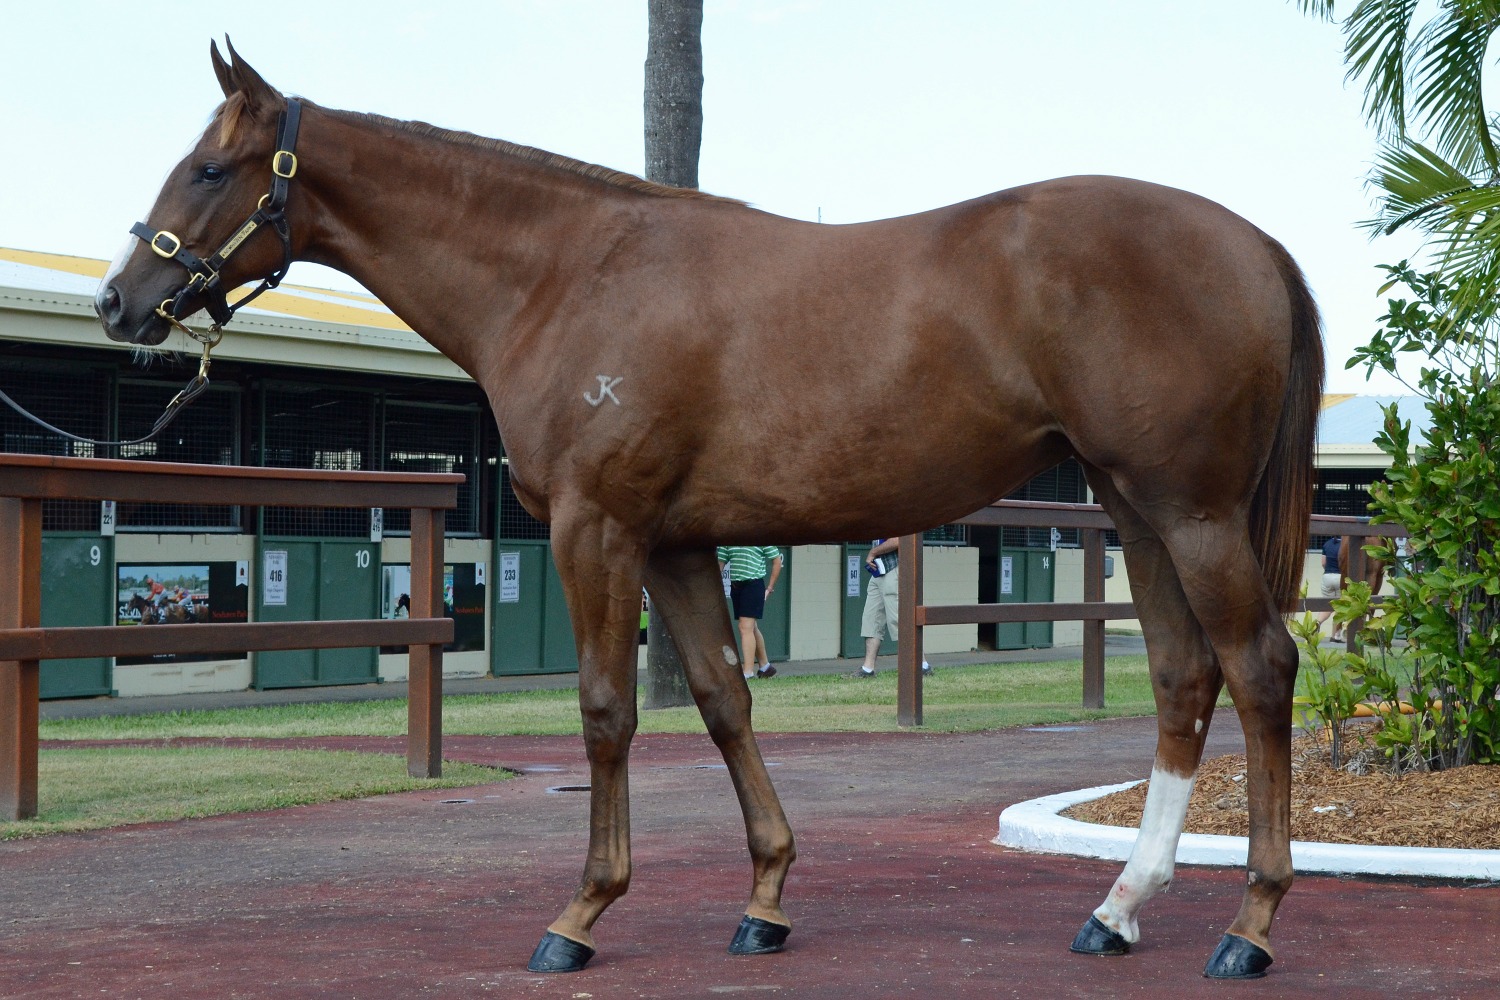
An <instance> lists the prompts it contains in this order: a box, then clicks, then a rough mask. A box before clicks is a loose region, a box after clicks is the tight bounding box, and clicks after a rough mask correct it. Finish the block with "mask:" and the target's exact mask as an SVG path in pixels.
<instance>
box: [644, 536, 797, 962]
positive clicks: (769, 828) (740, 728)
mask: <svg viewBox="0 0 1500 1000" xmlns="http://www.w3.org/2000/svg"><path fill="white" fill-rule="evenodd" d="M646 589H647V590H648V591H650V593H651V600H652V602H653V603H654V604H655V606H656V608H657V609H658V610H659V611H660V612H661V613H662V617H663V618H664V619H665V621H666V623H667V628H668V630H669V631H670V632H671V634H672V638H673V639H674V640H676V642H677V649H678V652H679V653H681V655H682V664H683V669H684V670H685V671H686V673H687V681H688V687H689V688H690V689H691V690H692V692H693V700H694V701H695V702H697V704H698V711H699V712H700V713H701V714H702V716H703V722H704V724H705V725H706V726H707V727H708V734H709V736H710V737H712V738H713V741H714V743H715V745H717V746H718V748H719V752H720V753H722V754H723V755H724V763H725V764H726V765H728V767H729V777H730V779H731V780H732V781H733V782H734V790H735V793H736V794H737V795H738V796H739V800H740V811H741V812H742V813H743V814H744V817H745V835H746V838H747V840H748V841H749V846H750V858H751V861H752V862H753V864H754V882H753V884H752V886H751V890H750V905H749V906H747V907H746V908H745V917H744V919H743V920H741V921H740V926H739V929H738V931H737V932H736V933H735V936H734V940H733V941H732V942H731V943H730V945H729V951H730V952H731V953H732V954H736V955H749V954H760V953H763V952H772V951H780V950H781V947H782V944H783V942H785V941H786V938H787V935H788V934H789V933H791V929H792V928H791V924H792V922H791V920H789V919H788V918H787V915H786V913H785V912H783V911H782V909H781V889H782V885H783V884H784V883H785V882H786V874H787V870H788V869H790V868H791V865H792V861H793V860H794V859H795V858H796V854H797V852H796V847H795V845H794V843H793V840H792V830H791V827H790V826H789V825H788V824H787V821H786V815H785V814H784V813H783V812H782V810H781V802H780V800H779V799H778V798H777V797H776V789H775V788H774V787H772V785H771V778H770V775H768V774H767V773H766V765H765V763H764V761H762V760H761V756H760V749H759V747H757V746H756V743H755V734H754V732H753V731H752V730H751V728H750V690H749V688H748V687H747V686H746V684H745V680H744V677H743V676H742V675H741V673H740V668H739V666H738V659H737V657H736V655H735V651H734V635H733V632H732V631H731V628H730V623H729V615H728V613H727V612H726V610H725V607H724V587H723V583H722V580H721V577H720V576H719V569H718V564H717V562H716V561H715V560H714V555H713V552H712V551H711V550H704V551H702V552H696V551H695V552H672V553H653V554H652V556H651V558H650V560H649V561H648V562H647V565H646ZM746 655H747V656H748V655H750V651H749V650H747V651H746Z"/></svg>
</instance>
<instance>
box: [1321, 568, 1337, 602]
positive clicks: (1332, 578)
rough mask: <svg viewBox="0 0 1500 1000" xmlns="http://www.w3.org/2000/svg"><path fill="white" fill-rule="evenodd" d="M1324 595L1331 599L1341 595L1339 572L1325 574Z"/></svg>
mask: <svg viewBox="0 0 1500 1000" xmlns="http://www.w3.org/2000/svg"><path fill="white" fill-rule="evenodd" d="M1323 596H1324V597H1327V598H1329V599H1330V600H1332V599H1333V598H1335V597H1337V596H1339V575H1338V574H1337V573H1324V574H1323Z"/></svg>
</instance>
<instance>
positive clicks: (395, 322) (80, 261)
mask: <svg viewBox="0 0 1500 1000" xmlns="http://www.w3.org/2000/svg"><path fill="white" fill-rule="evenodd" d="M0 260H8V261H11V262H12V263H15V264H27V265H30V266H31V267H42V268H46V269H48V270H51V271H61V272H63V273H64V274H78V275H82V276H84V277H87V278H103V277H104V274H105V272H106V271H108V270H109V263H108V262H107V261H102V260H94V259H93V258H91V257H70V256H67V255H65V254H57V253H41V252H39V251H35V250H13V249H10V248H8V247H0ZM280 289H282V290H277V291H269V292H266V293H265V294H264V295H262V296H260V298H258V299H256V300H255V303H254V306H253V308H257V309H265V310H266V311H268V312H275V313H281V314H282V315H285V316H296V317H298V318H299V319H307V320H312V321H314V322H318V323H342V324H345V325H348V326H371V327H376V328H379V329H383V330H404V331H406V332H408V333H409V332H411V327H409V326H407V325H406V324H405V323H403V322H401V320H400V319H398V318H397V317H396V315H395V314H394V313H392V312H391V311H390V310H389V309H387V308H386V307H385V305H384V303H382V302H381V301H380V300H379V299H377V298H376V297H375V296H373V295H368V294H363V293H360V292H341V291H336V290H334V289H329V288H312V287H310V286H308V285H290V284H285V285H281V286H280ZM296 292H307V293H308V294H309V295H316V296H324V297H328V298H339V299H344V300H346V301H348V302H349V303H350V304H349V305H341V304H340V303H337V302H324V301H321V300H320V299H317V298H304V297H303V296H301V295H297V294H295V293H296Z"/></svg>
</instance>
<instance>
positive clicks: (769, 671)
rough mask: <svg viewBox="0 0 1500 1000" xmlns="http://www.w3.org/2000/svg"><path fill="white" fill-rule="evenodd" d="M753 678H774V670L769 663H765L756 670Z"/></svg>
mask: <svg viewBox="0 0 1500 1000" xmlns="http://www.w3.org/2000/svg"><path fill="white" fill-rule="evenodd" d="M755 676H757V677H775V676H776V668H775V667H773V666H771V665H770V664H769V663H767V664H766V665H765V666H763V667H761V668H760V669H759V670H757V671H756V672H755Z"/></svg>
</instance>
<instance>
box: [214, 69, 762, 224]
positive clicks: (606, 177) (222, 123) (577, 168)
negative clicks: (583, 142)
mask: <svg viewBox="0 0 1500 1000" xmlns="http://www.w3.org/2000/svg"><path fill="white" fill-rule="evenodd" d="M299 100H301V101H302V103H304V104H313V102H312V101H309V100H307V99H306V98H299ZM246 104H247V102H246V100H245V95H244V92H243V91H236V92H235V93H234V94H233V95H231V96H230V97H229V98H228V99H227V100H225V101H224V103H222V104H220V105H219V107H218V109H217V110H216V111H215V117H216V118H217V119H218V121H219V145H221V146H228V145H229V143H230V142H231V141H232V140H233V139H234V135H235V132H236V131H238V129H239V126H240V120H241V118H243V117H244V114H245V111H246ZM314 107H317V108H319V109H320V110H322V111H325V112H327V113H328V114H331V115H333V116H334V117H336V118H344V119H348V120H351V121H356V122H368V123H371V124H374V125H382V126H385V127H386V128H394V129H397V130H399V131H402V132H407V133H410V134H411V135H418V136H423V137H425V138H429V139H437V140H438V141H439V142H452V143H457V144H458V145H461V146H469V147H471V148H474V149H484V150H489V151H491V152H496V153H502V154H504V155H506V156H514V157H516V158H517V159H520V160H525V161H526V162H527V163H536V164H539V165H541V166H544V167H552V168H554V169H557V170H564V171H567V172H568V173H572V174H578V175H579V176H580V177H587V178H589V179H590V180H596V181H602V182H603V183H605V184H609V185H611V186H612V187H619V188H625V189H626V190H629V191H639V192H640V193H641V194H649V195H656V196H657V197H661V198H697V199H700V200H703V201H722V202H725V203H727V204H730V205H744V204H745V202H743V201H741V200H739V199H738V198H725V197H723V196H721V195H716V194H708V193H706V192H704V191H699V190H698V189H697V188H680V187H672V186H671V185H670V184H657V183H656V182H654V181H648V180H646V179H644V178H642V177H637V176H636V175H635V174H628V173H626V172H625V171H623V170H612V169H610V168H609V167H601V166H599V165H598V164H596V163H585V162H584V161H583V160H575V159H572V158H571V157H567V156H559V155H558V154H557V153H549V152H547V151H546V150H545V149H537V148H535V147H533V146H523V145H521V144H520V143H516V142H506V141H505V140H504V139H487V138H485V137H484V136H482V135H474V134H473V133H472V132H459V131H457V130H455V129H447V128H438V127H437V126H436V125H429V124H427V123H426V122H410V121H402V120H401V119H399V118H387V117H386V116H385V115H377V114H373V113H370V112H364V111H339V110H337V109H335V108H325V107H323V106H322V105H321V104H317V105H314Z"/></svg>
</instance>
